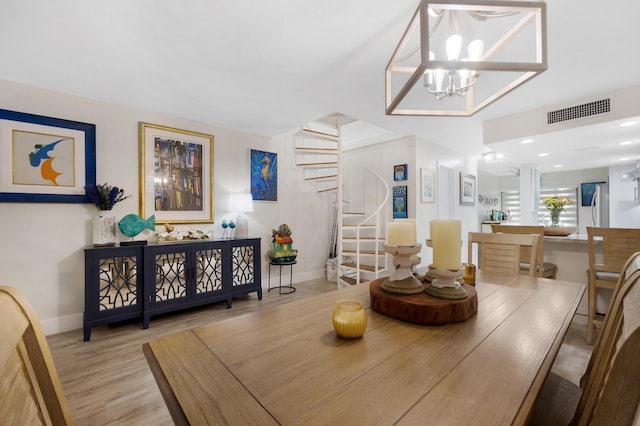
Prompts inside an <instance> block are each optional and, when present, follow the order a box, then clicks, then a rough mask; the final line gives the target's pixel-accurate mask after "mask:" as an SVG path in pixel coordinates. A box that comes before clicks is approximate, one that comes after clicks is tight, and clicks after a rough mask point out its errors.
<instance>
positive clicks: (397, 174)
mask: <svg viewBox="0 0 640 426" xmlns="http://www.w3.org/2000/svg"><path fill="white" fill-rule="evenodd" d="M393 180H395V181H400V180H407V165H406V164H397V165H395V166H393Z"/></svg>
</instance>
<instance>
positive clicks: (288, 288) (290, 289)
mask: <svg viewBox="0 0 640 426" xmlns="http://www.w3.org/2000/svg"><path fill="white" fill-rule="evenodd" d="M296 263H298V262H297V261H295V260H293V261H291V262H278V261H275V260H273V259H270V260H269V284H268V287H267V293H269V292H270V291H271V290H272V289H276V288H277V289H278V294H291V293H293V292H295V291H296V288H295V287H294V286H293V285H292V281H293V265H295V264H296ZM271 265H273V266H279V267H280V269H279V272H280V275H279V279H278V285H277V286H275V287H271ZM283 266H288V267H289V285H282V267H283ZM282 289H285V291H282Z"/></svg>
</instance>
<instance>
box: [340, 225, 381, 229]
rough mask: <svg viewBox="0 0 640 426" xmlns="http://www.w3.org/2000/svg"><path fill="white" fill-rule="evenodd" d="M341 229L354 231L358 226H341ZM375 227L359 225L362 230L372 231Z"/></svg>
mask: <svg viewBox="0 0 640 426" xmlns="http://www.w3.org/2000/svg"><path fill="white" fill-rule="evenodd" d="M342 227H343V228H346V229H355V228H357V227H358V225H342ZM375 227H376V226H375V225H360V228H363V229H374V228H375Z"/></svg>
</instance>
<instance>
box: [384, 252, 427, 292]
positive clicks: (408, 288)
mask: <svg viewBox="0 0 640 426" xmlns="http://www.w3.org/2000/svg"><path fill="white" fill-rule="evenodd" d="M421 248H422V245H421V244H420V243H415V244H414V245H411V246H395V245H390V244H385V245H384V251H385V252H386V253H389V254H390V255H392V256H393V264H394V266H395V270H394V271H393V274H391V276H390V277H388V278H386V279H385V280H384V282H383V283H382V285H381V287H382V289H383V290H384V291H386V292H388V293H394V294H419V293H422V292H423V291H424V286H423V285H422V282H420V280H418V279H417V278H416V277H414V276H413V273H412V272H411V268H412V266H413V265H414V261H415V258H414V259H412V258H411V256H413V255H414V254H418V253H419V252H420V249H421Z"/></svg>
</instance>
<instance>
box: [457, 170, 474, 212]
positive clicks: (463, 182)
mask: <svg viewBox="0 0 640 426" xmlns="http://www.w3.org/2000/svg"><path fill="white" fill-rule="evenodd" d="M460 205H461V206H475V205H476V177H475V176H474V175H469V174H467V173H462V172H460Z"/></svg>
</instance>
